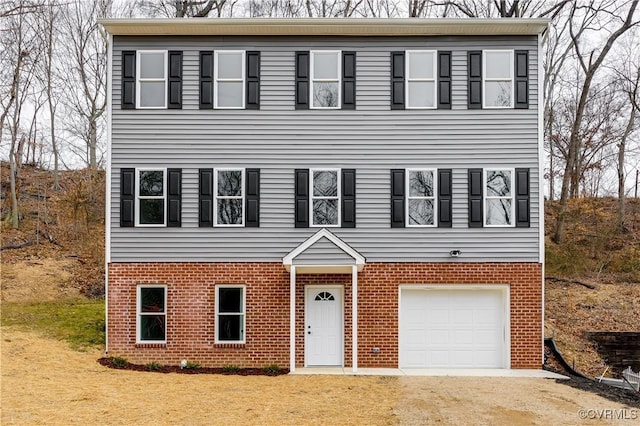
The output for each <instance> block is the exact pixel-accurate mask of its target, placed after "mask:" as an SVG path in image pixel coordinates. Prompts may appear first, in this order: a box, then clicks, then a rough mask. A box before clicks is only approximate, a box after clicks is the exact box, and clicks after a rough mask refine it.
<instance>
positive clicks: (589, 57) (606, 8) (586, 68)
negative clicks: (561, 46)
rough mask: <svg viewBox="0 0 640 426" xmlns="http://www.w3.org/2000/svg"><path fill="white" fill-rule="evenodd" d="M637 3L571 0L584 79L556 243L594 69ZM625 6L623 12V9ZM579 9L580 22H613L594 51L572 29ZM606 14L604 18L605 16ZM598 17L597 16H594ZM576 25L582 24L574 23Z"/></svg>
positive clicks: (630, 22) (573, 181)
mask: <svg viewBox="0 0 640 426" xmlns="http://www.w3.org/2000/svg"><path fill="white" fill-rule="evenodd" d="M637 6H638V0H633V1H631V2H630V3H629V2H625V3H624V4H623V5H621V4H620V3H619V2H616V1H611V0H609V1H604V2H600V3H598V4H596V3H595V1H591V2H590V3H589V4H588V5H585V6H582V5H581V4H580V3H578V2H576V3H573V4H572V9H571V18H572V24H571V25H570V26H569V33H570V35H571V39H572V41H573V48H574V51H575V54H576V58H577V60H578V63H579V65H580V68H581V69H582V72H583V74H584V80H583V82H582V87H581V88H580V95H579V98H578V102H577V104H576V110H575V116H574V120H573V124H572V126H571V136H570V140H569V150H568V153H567V161H566V165H565V171H564V176H563V178H562V191H561V193H560V212H559V214H558V220H557V223H556V229H555V235H554V237H553V240H554V241H555V242H556V243H561V242H562V240H563V236H564V234H563V233H564V224H565V220H566V214H567V207H568V201H569V198H570V195H571V193H570V191H571V189H572V188H573V190H574V191H575V188H577V186H578V176H579V174H578V159H579V150H580V145H581V142H582V141H581V139H580V132H581V127H582V122H583V118H584V116H583V114H584V110H585V107H586V104H587V99H588V97H589V91H590V89H591V84H592V82H593V79H594V76H595V75H596V72H597V71H598V69H599V68H600V66H601V65H602V63H603V62H604V60H605V58H606V57H607V54H608V53H609V51H610V50H611V48H612V47H613V45H614V43H615V42H616V40H617V39H618V38H619V37H620V36H622V35H623V34H624V33H625V32H626V31H628V30H629V29H630V28H632V27H633V26H634V25H636V24H637V23H638V22H637V21H634V14H635V12H636V8H637ZM625 9H626V13H625V12H624V10H625ZM580 13H582V15H583V16H582V22H583V23H584V22H586V21H591V22H592V23H593V24H600V25H602V29H603V30H605V29H606V28H610V27H611V26H613V25H617V28H615V30H614V31H612V32H611V33H610V34H609V36H608V37H607V38H606V39H605V40H604V45H603V46H602V48H601V49H600V50H599V51H598V49H594V48H591V49H589V48H586V51H585V43H584V42H583V41H582V42H581V40H579V39H578V34H577V33H576V32H575V26H574V24H573V22H574V20H579V19H580V17H579V14H580ZM605 16H606V18H605ZM596 18H598V19H596ZM578 28H582V26H579V25H578Z"/></svg>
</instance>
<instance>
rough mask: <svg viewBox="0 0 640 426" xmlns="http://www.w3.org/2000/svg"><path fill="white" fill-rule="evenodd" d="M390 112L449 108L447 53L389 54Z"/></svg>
mask: <svg viewBox="0 0 640 426" xmlns="http://www.w3.org/2000/svg"><path fill="white" fill-rule="evenodd" d="M390 59H391V61H390V62H391V73H390V74H391V109H436V108H438V109H451V51H448V50H438V51H436V50H407V51H398V52H391V58H390Z"/></svg>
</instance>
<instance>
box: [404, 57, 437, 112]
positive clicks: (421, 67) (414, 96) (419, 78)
mask: <svg viewBox="0 0 640 426" xmlns="http://www.w3.org/2000/svg"><path fill="white" fill-rule="evenodd" d="M405 58H406V59H405V60H406V69H407V84H406V94H407V96H406V98H407V108H408V109H410V108H416V109H417V108H436V106H437V105H436V67H437V60H436V51H435V50H408V51H407V52H406V55H405Z"/></svg>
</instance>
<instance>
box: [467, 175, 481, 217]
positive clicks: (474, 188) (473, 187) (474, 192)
mask: <svg viewBox="0 0 640 426" xmlns="http://www.w3.org/2000/svg"><path fill="white" fill-rule="evenodd" d="M482 199H483V191H482V169H469V228H482V226H483V218H482V209H483V207H482V204H483V200H482Z"/></svg>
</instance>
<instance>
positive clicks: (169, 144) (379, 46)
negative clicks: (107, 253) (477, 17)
mask: <svg viewBox="0 0 640 426" xmlns="http://www.w3.org/2000/svg"><path fill="white" fill-rule="evenodd" d="M260 40H261V41H260V42H256V41H251V40H248V39H243V38H237V37H229V38H225V39H221V38H217V37H212V38H209V39H207V38H193V37H188V38H187V37H185V38H173V39H171V38H162V37H156V38H124V37H115V39H114V50H113V77H112V78H113V81H112V83H113V91H112V102H113V110H112V146H111V149H112V158H111V168H112V175H111V176H112V177H111V194H110V196H111V242H110V249H111V260H112V261H113V262H133V261H281V260H282V258H283V257H284V256H285V255H286V254H287V253H289V252H290V251H291V250H293V249H294V248H295V247H297V246H298V245H299V244H300V243H302V242H303V241H304V240H305V239H307V238H308V237H309V236H311V235H313V234H314V233H315V232H316V231H318V230H319V228H308V229H300V228H298V229H296V228H294V204H293V191H294V169H296V168H318V167H331V168H336V167H340V168H355V169H356V176H357V178H356V187H357V208H356V215H357V216H356V217H357V223H356V228H353V229H341V228H331V229H330V230H331V232H333V233H334V234H336V235H337V236H338V237H340V238H342V239H343V240H344V241H345V242H346V243H347V244H349V245H351V246H352V247H353V248H354V249H355V250H357V251H358V252H359V253H360V254H362V255H363V256H364V257H365V258H366V259H367V261H368V262H406V261H434V262H446V261H451V258H450V257H449V251H450V250H452V249H458V250H461V251H462V256H461V257H460V258H457V259H456V260H455V261H456V262H465V261H500V262H502V261H526V262H538V261H540V260H541V259H540V256H539V251H540V246H539V244H540V241H539V224H540V217H539V210H540V206H539V189H540V185H539V182H540V179H541V177H540V176H539V170H538V135H537V131H538V113H537V107H538V82H537V75H538V73H537V67H538V64H537V61H538V57H537V39H536V38H535V37H515V38H509V39H506V38H498V37H493V38H491V37H483V38H478V37H475V38H473V37H466V38H465V37H435V38H395V39H393V40H392V39H389V38H367V39H362V38H349V39H346V40H347V41H344V40H345V39H342V40H340V39H338V38H329V39H324V40H319V39H313V38H307V39H301V38H297V39H295V40H291V39H286V38H275V37H272V38H268V37H263V38H261V39H260ZM140 49H166V50H182V51H183V52H184V53H183V55H184V58H183V60H184V68H183V71H184V76H183V109H182V110H120V90H121V86H120V85H121V83H120V62H121V51H122V50H140ZM216 49H228V50H232V49H243V50H259V51H260V52H261V79H260V85H261V97H260V110H240V111H239V110H199V109H198V69H199V64H198V52H199V51H200V50H216ZM309 49H340V50H352V51H356V52H357V62H356V63H357V68H356V70H357V79H356V87H357V93H356V104H357V107H356V110H351V111H347V110H344V111H343V110H332V111H319V110H297V111H296V110H295V109H294V97H295V92H294V72H295V70H294V52H295V51H296V50H309ZM408 49H436V50H451V51H452V52H453V56H452V74H453V83H452V96H453V97H452V109H451V110H394V111H391V110H390V107H389V104H390V96H391V91H390V75H389V73H390V52H391V51H397V50H408ZM481 49H528V50H529V66H530V73H529V74H530V80H529V82H530V93H529V105H530V107H529V109H527V110H511V109H510V110H468V109H467V51H468V50H481ZM496 166H497V167H508V168H517V167H527V168H529V169H530V173H531V227H530V228H479V229H478V228H476V229H469V228H468V227H467V220H468V219H467V216H468V215H467V170H468V169H469V168H478V167H482V168H487V167H496ZM124 167H177V168H182V172H183V174H182V179H183V183H182V189H183V194H182V227H181V228H120V227H119V214H120V206H119V201H118V199H119V191H120V173H119V172H120V169H121V168H124ZM210 167H213V168H215V167H245V168H254V167H255V168H259V169H260V170H261V188H260V189H261V194H260V204H261V211H260V227H259V228H223V227H214V228H200V227H198V169H199V168H210ZM415 167H428V168H451V169H452V170H453V227H452V228H450V229H441V228H404V229H398V228H394V229H391V228H390V201H389V198H390V172H389V170H390V169H393V168H415ZM325 249H326V247H325ZM325 249H322V247H320V248H318V249H317V250H315V251H313V253H310V254H309V256H312V257H313V259H314V262H319V263H331V262H329V261H330V260H331V259H334V260H336V259H338V261H339V259H340V256H339V255H336V254H335V252H332V251H331V250H325ZM297 260H298V261H299V259H297ZM324 260H326V261H327V262H324Z"/></svg>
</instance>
